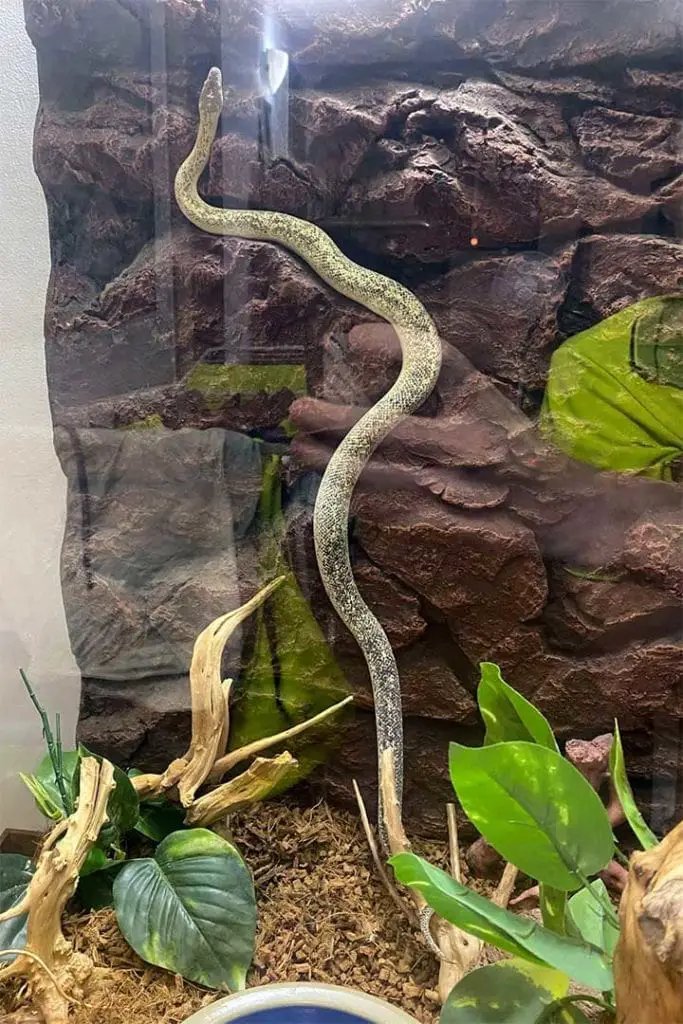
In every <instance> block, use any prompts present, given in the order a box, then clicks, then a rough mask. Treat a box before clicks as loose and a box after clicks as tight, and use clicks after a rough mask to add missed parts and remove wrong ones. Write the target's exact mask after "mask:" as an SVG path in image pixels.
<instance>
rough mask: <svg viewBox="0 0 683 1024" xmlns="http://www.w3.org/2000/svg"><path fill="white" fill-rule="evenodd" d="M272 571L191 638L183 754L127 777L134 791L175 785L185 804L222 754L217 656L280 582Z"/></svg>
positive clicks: (222, 700)
mask: <svg viewBox="0 0 683 1024" xmlns="http://www.w3.org/2000/svg"><path fill="white" fill-rule="evenodd" d="M283 580H284V576H278V578H277V579H275V580H273V581H272V583H269V584H268V585H267V586H265V587H263V589H262V590H259V592H258V594H255V595H254V597H252V599H251V600H250V601H247V603H246V604H243V605H241V606H240V607H239V608H236V609H235V611H232V612H228V614H227V615H221V616H220V617H219V618H217V619H214V621H213V622H212V623H210V624H209V625H208V626H207V627H206V629H204V630H202V632H201V633H200V634H199V636H198V637H197V639H196V640H195V644H194V650H193V652H192V663H191V665H190V693H191V699H192V739H191V741H190V748H189V750H188V751H187V753H186V754H184V755H183V756H182V757H179V758H177V759H176V760H175V761H171V763H170V764H169V766H168V768H167V769H166V771H165V772H164V773H163V775H139V776H137V778H135V779H133V785H134V786H135V788H136V790H137V792H138V796H140V797H143V796H158V795H159V794H160V793H164V792H167V791H168V790H170V789H174V788H176V787H177V790H178V796H179V798H180V802H181V804H182V805H183V807H189V806H190V804H191V803H192V801H193V800H194V797H195V794H196V792H197V790H198V789H199V787H200V786H201V785H202V784H203V783H204V782H205V781H206V779H207V778H208V776H209V775H210V774H211V772H212V771H213V768H214V765H215V763H216V761H217V760H218V758H220V757H222V756H223V754H224V753H225V746H226V743H227V739H228V724H227V723H228V696H229V691H230V681H226V682H224V681H223V680H222V679H221V660H222V658H223V651H224V650H225V645H226V644H227V642H228V640H229V639H230V637H231V636H232V634H233V633H234V632H235V630H236V629H237V627H238V626H239V625H240V624H241V623H242V622H244V620H245V619H247V618H248V617H249V616H250V615H251V614H252V612H254V611H256V609H257V608H258V607H259V606H260V605H262V604H263V602H264V601H265V600H267V598H269V597H270V595H271V594H272V593H273V591H274V590H275V589H276V588H277V587H279V586H280V584H281V583H282V581H283Z"/></svg>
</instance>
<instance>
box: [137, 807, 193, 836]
mask: <svg viewBox="0 0 683 1024" xmlns="http://www.w3.org/2000/svg"><path fill="white" fill-rule="evenodd" d="M184 820H185V810H184V808H182V807H177V806H176V805H175V804H172V803H171V802H170V800H166V801H165V802H164V803H163V804H161V805H160V804H158V803H157V802H156V801H155V803H147V801H145V800H143V801H142V802H141V803H140V814H139V817H138V820H137V822H136V823H135V828H136V830H137V831H138V832H140V833H141V835H143V836H146V837H147V838H148V839H151V840H153V842H155V843H160V842H161V840H162V839H165V838H166V836H170V834H171V833H172V832H179V831H181V829H183V827H184Z"/></svg>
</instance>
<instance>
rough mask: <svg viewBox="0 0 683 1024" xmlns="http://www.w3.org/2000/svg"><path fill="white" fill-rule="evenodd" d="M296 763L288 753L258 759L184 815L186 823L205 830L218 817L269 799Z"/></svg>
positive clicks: (201, 797) (203, 797) (195, 804)
mask: <svg viewBox="0 0 683 1024" xmlns="http://www.w3.org/2000/svg"><path fill="white" fill-rule="evenodd" d="M296 764H297V762H296V761H295V760H294V758H293V757H292V755H291V754H290V753H288V752H287V751H285V752H284V753H282V754H278V756H277V757H272V758H262V757H257V758H256V760H255V761H254V762H253V764H251V765H250V766H249V767H248V768H247V770H246V771H245V772H242V774H241V775H238V776H237V778H235V779H231V780H230V781H229V782H224V783H223V785H222V786H218V787H217V788H216V789H212V790H211V791H210V792H208V793H206V794H205V795H204V796H200V797H199V798H198V799H197V800H195V801H194V802H193V803H192V804H191V805H190V807H189V808H188V811H187V814H186V815H185V821H186V823H187V824H188V825H198V826H201V827H204V828H206V827H208V826H209V825H211V824H213V822H214V821H218V820H219V818H223V817H225V816H226V815H228V814H234V813H235V812H236V811H240V810H242V809H243V808H244V807H248V806H250V805H251V804H255V803H258V802H259V801H260V800H265V799H267V797H268V796H270V794H271V793H272V792H273V790H274V789H275V787H276V786H278V785H279V784H280V783H281V782H282V781H283V779H284V778H285V776H286V775H287V774H288V773H289V772H290V771H291V770H292V769H293V768H295V767H296Z"/></svg>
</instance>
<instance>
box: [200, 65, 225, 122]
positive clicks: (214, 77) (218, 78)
mask: <svg viewBox="0 0 683 1024" xmlns="http://www.w3.org/2000/svg"><path fill="white" fill-rule="evenodd" d="M222 109H223V76H222V75H221V70H220V68H211V70H210V71H209V73H208V75H207V76H206V81H205V82H204V85H203V86H202V91H201V93H200V95H199V110H200V112H201V113H202V114H203V115H204V116H206V117H209V118H211V119H216V120H218V117H219V116H220V112H221V110H222Z"/></svg>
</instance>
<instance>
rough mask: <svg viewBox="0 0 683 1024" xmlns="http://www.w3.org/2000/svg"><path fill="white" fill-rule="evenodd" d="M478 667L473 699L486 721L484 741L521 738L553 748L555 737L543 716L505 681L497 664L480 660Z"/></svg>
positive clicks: (485, 742) (555, 748) (504, 740)
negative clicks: (474, 698) (478, 671)
mask: <svg viewBox="0 0 683 1024" xmlns="http://www.w3.org/2000/svg"><path fill="white" fill-rule="evenodd" d="M479 670H480V672H481V679H480V682H479V688H478V689H477V701H478V702H479V711H480V712H481V717H482V718H483V719H484V724H485V725H486V737H485V739H484V744H485V745H486V746H490V745H491V744H493V743H505V742H508V741H510V740H525V741H527V742H530V743H540V745H541V746H542V747H547V748H548V750H557V749H558V747H557V741H556V740H555V736H554V735H553V730H552V729H551V728H550V725H549V723H548V721H547V719H546V718H544V716H543V715H542V714H541V712H540V711H539V710H538V709H537V708H535V707H534V705H533V704H531V703H530V702H529V701H528V700H527V699H526V697H523V696H522V695H521V693H518V692H517V690H513V688H512V687H511V686H509V685H508V684H507V683H506V682H505V680H504V679H503V677H502V675H501V672H500V669H499V668H498V666H497V665H494V664H493V663H492V662H489V661H484V662H482V663H481V665H480V666H479Z"/></svg>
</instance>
